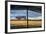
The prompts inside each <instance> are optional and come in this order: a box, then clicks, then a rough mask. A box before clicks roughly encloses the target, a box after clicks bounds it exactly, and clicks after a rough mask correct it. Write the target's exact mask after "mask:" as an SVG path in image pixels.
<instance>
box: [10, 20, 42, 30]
mask: <svg viewBox="0 0 46 34" xmlns="http://www.w3.org/2000/svg"><path fill="white" fill-rule="evenodd" d="M10 24H11V29H18V28H27V27H28V28H39V27H41V25H42V21H41V20H29V21H28V23H27V20H11V21H10Z"/></svg>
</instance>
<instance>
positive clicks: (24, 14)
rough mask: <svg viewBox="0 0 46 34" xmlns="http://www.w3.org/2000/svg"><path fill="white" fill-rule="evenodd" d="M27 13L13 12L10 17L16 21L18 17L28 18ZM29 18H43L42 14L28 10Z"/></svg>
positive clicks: (21, 11) (22, 11) (23, 11)
mask: <svg viewBox="0 0 46 34" xmlns="http://www.w3.org/2000/svg"><path fill="white" fill-rule="evenodd" d="M26 11H27V10H11V13H10V15H11V16H10V17H11V19H15V18H16V16H26V17H27V12H26ZM28 17H30V18H36V17H42V14H41V13H39V12H35V11H32V10H28Z"/></svg>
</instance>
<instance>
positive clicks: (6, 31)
mask: <svg viewBox="0 0 46 34" xmlns="http://www.w3.org/2000/svg"><path fill="white" fill-rule="evenodd" d="M8 2H22V3H36V4H44V8H43V9H44V30H38V31H22V32H8V30H7V14H8V13H7V11H8V10H7V3H8ZM42 31H45V3H43V2H26V1H5V33H25V32H42Z"/></svg>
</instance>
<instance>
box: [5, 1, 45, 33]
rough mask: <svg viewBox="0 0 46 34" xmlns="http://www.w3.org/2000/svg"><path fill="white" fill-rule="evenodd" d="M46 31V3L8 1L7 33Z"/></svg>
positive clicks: (6, 6)
mask: <svg viewBox="0 0 46 34" xmlns="http://www.w3.org/2000/svg"><path fill="white" fill-rule="evenodd" d="M39 31H45V3H40V2H23V1H6V2H5V32H6V33H7V32H15V33H16V32H39Z"/></svg>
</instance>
